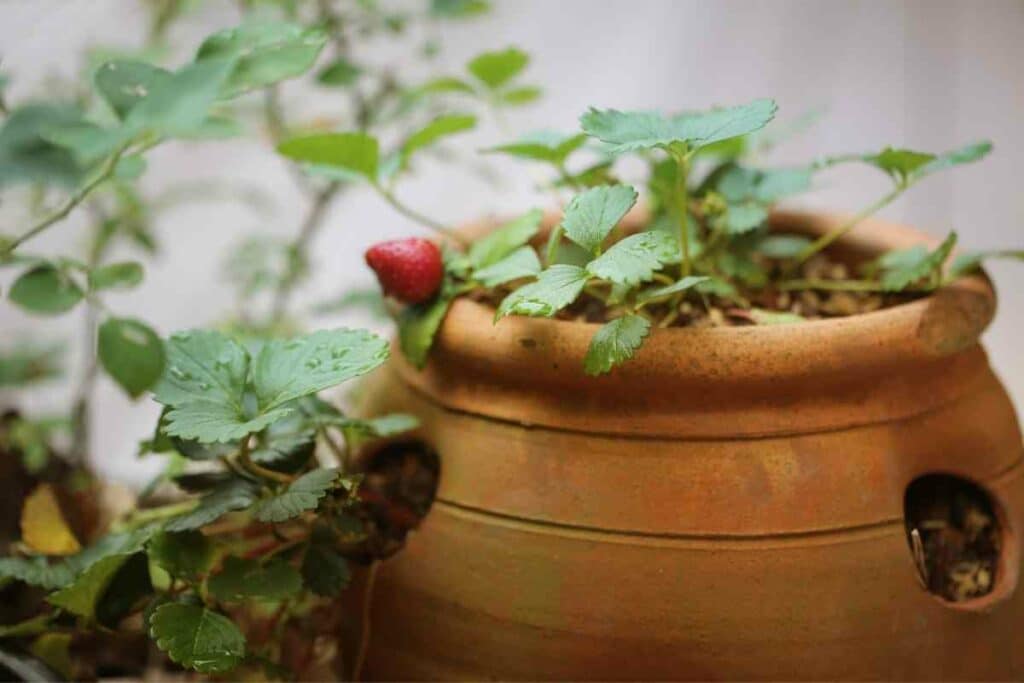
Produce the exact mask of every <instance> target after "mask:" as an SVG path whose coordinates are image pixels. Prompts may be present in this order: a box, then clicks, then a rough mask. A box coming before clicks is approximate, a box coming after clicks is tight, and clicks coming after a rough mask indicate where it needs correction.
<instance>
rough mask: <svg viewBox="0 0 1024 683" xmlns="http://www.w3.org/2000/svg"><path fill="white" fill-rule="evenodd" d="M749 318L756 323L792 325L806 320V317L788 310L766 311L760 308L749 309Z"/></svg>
mask: <svg viewBox="0 0 1024 683" xmlns="http://www.w3.org/2000/svg"><path fill="white" fill-rule="evenodd" d="M749 312H750V319H751V320H753V321H754V322H755V323H756V324H758V325H792V324H795V323H802V322H807V319H806V318H804V317H803V316H801V315H797V314H796V313H790V312H788V311H766V310H764V309H761V308H751V309H750V311H749Z"/></svg>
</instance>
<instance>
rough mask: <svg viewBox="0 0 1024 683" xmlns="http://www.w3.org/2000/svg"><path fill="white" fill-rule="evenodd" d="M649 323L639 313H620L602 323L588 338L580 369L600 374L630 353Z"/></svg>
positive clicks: (621, 361) (633, 351) (644, 334)
mask: <svg viewBox="0 0 1024 683" xmlns="http://www.w3.org/2000/svg"><path fill="white" fill-rule="evenodd" d="M650 329H651V323H650V322H649V321H648V320H647V319H646V318H644V317H643V316H639V315H632V314H630V315H624V316H622V317H621V318H616V319H615V320H612V321H610V322H607V323H605V324H604V325H602V326H601V328H600V329H598V331H597V332H596V333H595V334H594V337H593V339H591V340H590V348H588V349H587V357H586V358H585V359H584V360H583V369H584V370H585V371H586V373H587V374H588V375H602V374H604V373H606V372H608V371H610V370H611V369H612V368H613V367H615V366H616V365H618V364H620V363H624V362H625V361H627V360H629V359H630V358H632V357H633V354H634V353H636V350H637V349H639V348H640V345H641V344H643V343H644V339H645V338H646V337H647V334H648V332H650Z"/></svg>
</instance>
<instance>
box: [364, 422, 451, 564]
mask: <svg viewBox="0 0 1024 683" xmlns="http://www.w3.org/2000/svg"><path fill="white" fill-rule="evenodd" d="M364 462H365V478H364V479H363V483H362V485H361V486H360V488H359V497H360V499H361V500H362V502H363V504H364V505H363V509H364V512H363V514H364V515H365V517H366V519H365V522H366V526H367V529H368V537H367V543H366V546H365V553H366V556H367V559H383V558H386V557H390V556H392V555H394V554H395V553H396V552H398V551H399V550H400V549H401V548H402V546H403V545H404V544H405V537H406V535H408V533H409V532H410V531H412V530H414V529H415V528H416V527H418V526H419V525H420V522H422V521H423V519H424V518H425V517H426V516H427V513H428V512H430V507H431V506H432V505H433V504H434V496H435V494H436V493H437V483H438V479H439V477H440V474H441V461H440V459H439V458H438V456H437V453H436V452H435V451H434V450H433V449H432V448H431V447H430V446H429V445H427V444H426V443H424V442H423V441H418V440H404V441H397V442H393V443H388V444H386V445H384V446H383V447H381V448H380V449H379V450H377V451H375V452H373V453H372V454H370V455H369V456H368V457H367V458H366V459H365V461H364Z"/></svg>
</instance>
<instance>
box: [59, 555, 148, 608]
mask: <svg viewBox="0 0 1024 683" xmlns="http://www.w3.org/2000/svg"><path fill="white" fill-rule="evenodd" d="M133 554H134V553H133ZM130 557H132V554H116V555H109V556H107V557H104V558H103V559H101V560H99V561H97V562H96V563H94V564H93V565H91V566H90V567H89V568H88V569H86V570H85V571H84V572H82V574H81V576H79V577H78V578H76V579H75V580H74V581H72V582H71V583H70V584H69V585H67V586H65V587H64V588H62V589H60V590H59V591H57V592H56V593H54V594H53V595H51V596H50V597H48V598H47V601H48V602H49V603H50V604H51V605H54V606H55V607H60V608H61V609H64V610H67V611H68V612H71V613H72V614H76V615H78V616H80V617H84V618H86V619H92V618H94V617H95V614H96V604H97V603H98V601H99V599H100V597H101V596H102V595H103V593H104V592H105V591H106V590H107V587H108V586H109V585H110V582H111V581H113V579H114V575H115V574H117V572H118V570H120V569H121V567H122V566H123V565H124V564H125V562H127V561H128V559H129V558H130Z"/></svg>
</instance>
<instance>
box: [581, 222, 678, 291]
mask: <svg viewBox="0 0 1024 683" xmlns="http://www.w3.org/2000/svg"><path fill="white" fill-rule="evenodd" d="M678 257H679V246H678V244H677V243H676V241H675V239H673V238H672V236H671V235H669V234H667V233H665V232H661V231H655V232H641V233H637V234H636V235H630V236H629V237H627V238H626V239H624V240H621V241H619V242H616V243H615V244H613V245H612V246H611V248H610V249H608V251H606V252H605V253H604V254H602V255H601V256H599V257H598V258H596V259H594V260H593V261H591V262H590V263H589V264H588V265H587V270H588V271H589V272H590V274H591V275H593V276H594V277H599V278H601V279H602V280H608V281H609V282H614V283H616V284H620V285H628V286H635V285H638V284H640V283H641V282H645V281H647V280H650V279H651V278H652V277H653V276H654V273H655V272H656V271H658V270H660V269H661V267H662V265H664V264H666V263H672V262H673V261H674V260H676V259H678Z"/></svg>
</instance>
